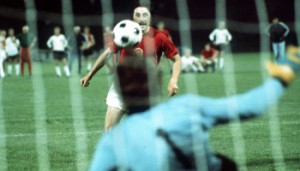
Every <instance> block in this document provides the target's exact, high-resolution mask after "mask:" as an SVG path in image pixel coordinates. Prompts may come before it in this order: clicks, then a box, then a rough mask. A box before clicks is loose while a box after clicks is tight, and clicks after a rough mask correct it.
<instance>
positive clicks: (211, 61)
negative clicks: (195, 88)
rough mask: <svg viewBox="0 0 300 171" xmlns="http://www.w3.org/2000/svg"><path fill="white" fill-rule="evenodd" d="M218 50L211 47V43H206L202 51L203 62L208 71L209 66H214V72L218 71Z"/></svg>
mask: <svg viewBox="0 0 300 171" xmlns="http://www.w3.org/2000/svg"><path fill="white" fill-rule="evenodd" d="M217 56H218V52H217V51H216V50H215V49H214V48H212V47H211V44H210V43H206V44H205V45H204V48H203V49H202V51H201V63H202V65H203V67H204V69H205V71H206V72H207V70H208V67H211V68H212V72H215V71H216V63H217Z"/></svg>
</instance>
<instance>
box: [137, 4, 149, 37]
mask: <svg viewBox="0 0 300 171" xmlns="http://www.w3.org/2000/svg"><path fill="white" fill-rule="evenodd" d="M133 20H134V21H135V22H137V23H138V24H139V25H140V26H141V29H142V31H143V33H144V34H145V33H147V32H148V31H149V29H150V21H151V14H150V12H149V10H148V9H147V8H145V7H138V8H136V9H135V10H134V12H133Z"/></svg>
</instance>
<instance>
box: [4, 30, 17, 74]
mask: <svg viewBox="0 0 300 171" xmlns="http://www.w3.org/2000/svg"><path fill="white" fill-rule="evenodd" d="M19 46H20V41H19V39H17V37H16V36H15V30H14V29H13V28H10V29H8V37H7V38H6V41H5V50H6V53H7V63H8V65H7V72H8V75H12V70H13V65H14V66H15V71H16V75H17V76H19V75H20V64H19Z"/></svg>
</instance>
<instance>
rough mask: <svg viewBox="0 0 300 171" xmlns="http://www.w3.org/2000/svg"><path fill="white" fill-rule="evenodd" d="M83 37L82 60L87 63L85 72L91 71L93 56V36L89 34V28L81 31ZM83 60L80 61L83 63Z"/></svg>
mask: <svg viewBox="0 0 300 171" xmlns="http://www.w3.org/2000/svg"><path fill="white" fill-rule="evenodd" d="M83 35H84V37H85V39H86V43H85V45H84V50H83V58H85V59H86V60H87V62H88V64H87V68H86V70H87V72H89V71H90V70H91V69H92V55H93V47H94V45H95V38H94V35H93V34H92V33H91V30H90V27H88V26H86V27H84V29H83ZM83 60H84V59H82V61H83Z"/></svg>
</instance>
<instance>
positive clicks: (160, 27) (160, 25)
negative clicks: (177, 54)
mask: <svg viewBox="0 0 300 171" xmlns="http://www.w3.org/2000/svg"><path fill="white" fill-rule="evenodd" d="M156 28H157V30H158V31H160V32H162V33H163V34H164V35H165V36H166V37H167V38H168V39H169V40H170V41H172V36H171V34H170V32H169V30H168V29H166V25H165V23H164V22H163V21H159V22H157V24H156ZM172 42H173V41H172ZM167 64H168V66H169V68H170V73H172V72H173V68H172V66H173V63H172V62H171V61H169V60H168V61H167ZM158 68H159V71H160V73H161V74H162V70H163V69H162V68H163V62H161V63H160V64H159V65H158Z"/></svg>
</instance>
